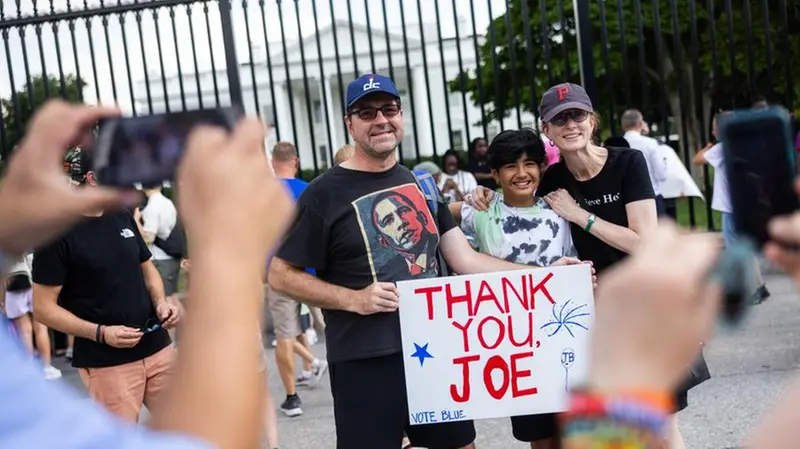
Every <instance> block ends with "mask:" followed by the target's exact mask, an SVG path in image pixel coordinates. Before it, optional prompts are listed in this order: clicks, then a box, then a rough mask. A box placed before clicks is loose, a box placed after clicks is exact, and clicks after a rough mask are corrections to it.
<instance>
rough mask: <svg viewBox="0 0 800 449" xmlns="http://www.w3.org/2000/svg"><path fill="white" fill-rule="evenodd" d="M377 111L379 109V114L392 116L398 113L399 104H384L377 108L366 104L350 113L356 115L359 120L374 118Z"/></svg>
mask: <svg viewBox="0 0 800 449" xmlns="http://www.w3.org/2000/svg"><path fill="white" fill-rule="evenodd" d="M378 111H381V114H383V116H384V117H386V118H392V117H394V116H396V115H397V114H399V113H400V106H399V105H396V104H385V105H383V106H381V107H379V108H373V107H369V106H368V107H365V108H361V109H355V110H353V111H350V114H351V115H352V114H356V115H358V118H360V119H361V120H375V117H377V116H378Z"/></svg>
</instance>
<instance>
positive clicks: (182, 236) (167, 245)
mask: <svg viewBox="0 0 800 449" xmlns="http://www.w3.org/2000/svg"><path fill="white" fill-rule="evenodd" d="M153 243H154V244H155V245H156V246H157V247H159V248H161V249H162V250H164V252H165V253H167V254H168V255H169V256H170V257H172V258H173V259H178V260H180V259H183V258H185V257H186V255H187V250H186V232H184V230H183V226H182V225H181V217H180V216H178V218H177V219H176V220H175V227H174V228H172V231H171V232H170V233H169V236H167V238H166V239H161V238H159V237H158V236H156V239H155V241H154V242H153Z"/></svg>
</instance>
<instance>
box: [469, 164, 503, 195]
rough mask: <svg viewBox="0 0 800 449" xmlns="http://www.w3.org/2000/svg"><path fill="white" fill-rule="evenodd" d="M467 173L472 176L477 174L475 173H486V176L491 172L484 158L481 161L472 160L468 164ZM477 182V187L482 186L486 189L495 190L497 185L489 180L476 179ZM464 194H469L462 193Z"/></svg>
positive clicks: (492, 180)
mask: <svg viewBox="0 0 800 449" xmlns="http://www.w3.org/2000/svg"><path fill="white" fill-rule="evenodd" d="M469 171H470V172H471V173H472V174H473V175H474V174H477V173H486V174H488V173H491V172H492V169H491V168H490V167H489V164H488V163H487V161H486V158H483V159H478V158H474V159H473V160H472V161H470V163H469ZM475 179H477V176H476V177H475ZM477 180H478V185H479V186H484V187H486V188H487V189H492V190H497V183H496V182H494V179H492V178H489V179H477ZM464 193H469V192H464Z"/></svg>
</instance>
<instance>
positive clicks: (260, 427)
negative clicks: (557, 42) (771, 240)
mask: <svg viewBox="0 0 800 449" xmlns="http://www.w3.org/2000/svg"><path fill="white" fill-rule="evenodd" d="M345 110H346V114H345V117H344V121H345V125H346V126H347V129H348V132H349V133H350V136H351V137H352V140H353V142H354V143H353V145H351V146H346V147H343V148H342V149H340V151H339V152H338V153H337V155H336V162H337V165H335V166H334V167H332V168H331V169H329V170H328V171H327V172H325V173H324V174H322V175H321V176H320V177H318V178H317V179H315V180H314V181H313V182H312V183H310V184H308V183H305V182H303V181H301V180H298V179H295V175H296V173H297V167H298V165H297V151H296V149H295V148H294V146H293V145H292V144H290V143H286V142H280V143H278V144H277V145H276V146H275V147H274V148H273V149H272V151H271V157H270V158H267V157H265V151H264V148H263V145H264V144H263V142H264V131H265V130H264V127H263V125H262V124H261V123H260V122H259V121H258V120H257V119H253V118H245V119H243V120H242V121H241V122H240V123H239V124H237V126H236V128H235V129H234V131H233V132H231V133H226V132H224V131H223V130H221V129H216V128H209V127H200V128H198V129H196V130H195V131H193V133H192V135H191V137H190V139H189V141H188V143H187V148H186V153H185V156H184V158H183V161H182V163H181V166H180V168H179V172H178V173H177V183H176V185H177V197H176V201H175V202H173V201H172V200H170V199H168V198H167V197H166V196H165V195H164V194H163V192H162V191H161V189H160V188H149V187H148V188H147V189H145V190H144V191H143V192H121V191H117V190H113V189H108V188H106V187H103V186H102V185H101V184H100V183H99V182H98V180H97V178H96V176H95V174H94V173H93V172H92V171H91V169H90V164H89V155H88V152H86V151H84V150H82V149H81V148H87V147H88V146H90V145H91V142H90V139H91V133H90V130H91V128H92V126H93V125H94V124H95V123H96V122H97V121H98V120H100V119H103V118H107V117H112V116H115V115H117V114H118V113H119V112H118V111H116V110H114V109H110V108H102V107H84V106H73V105H67V104H65V103H62V102H59V101H51V102H49V103H48V104H46V105H45V106H43V107H42V108H41V110H40V111H38V113H37V114H36V116H35V117H34V119H33V121H32V124H31V126H30V129H29V131H28V134H27V135H26V137H25V139H24V141H23V143H22V144H21V145H20V148H19V149H18V150H17V151H16V152H15V154H14V156H13V157H12V159H11V161H10V163H9V164H8V170H7V173H6V177H5V179H4V180H3V182H2V184H0V217H2V220H0V250H1V251H2V253H0V255H3V254H7V256H4V257H3V258H4V259H7V260H8V261H10V262H13V268H12V269H11V270H8V269H6V270H5V273H6V275H7V276H6V278H7V281H6V282H5V283H4V289H3V290H4V295H3V297H4V298H5V300H4V305H5V307H4V310H5V312H6V315H7V316H8V318H10V319H12V320H13V324H9V323H6V322H5V321H3V320H0V328H2V332H0V360H2V362H3V363H2V364H3V366H4V369H3V370H0V394H1V395H3V398H4V401H3V403H2V405H0V447H64V448H79V447H80V448H95V447H97V448H100V447H111V446H117V447H131V448H134V447H147V448H150V449H153V448H155V449H157V448H161V447H165V448H166V447H171V448H187V449H188V448H206V447H219V448H225V449H227V448H231V449H233V448H237V449H238V448H255V447H258V446H259V444H262V443H263V444H266V446H267V447H268V448H270V449H274V448H277V447H278V431H279V429H278V425H277V417H276V410H280V411H282V412H283V413H285V414H286V415H287V416H297V415H299V414H301V413H302V408H301V407H302V402H301V400H300V397H299V396H298V394H297V386H298V385H301V384H309V385H311V386H313V385H316V384H317V383H318V382H319V381H320V380H322V379H323V378H324V376H326V375H327V376H328V377H329V380H330V388H331V394H332V396H333V403H334V406H333V408H334V420H335V424H336V435H335V438H336V446H337V447H338V448H347V449H354V448H355V449H357V448H369V449H383V448H386V449H389V448H396V447H397V446H398V445H400V446H401V447H403V448H412V447H413V448H453V449H456V448H467V449H469V448H475V447H476V445H475V438H476V432H475V427H474V424H473V422H472V421H454V422H446V423H439V424H431V425H424V426H420V425H410V423H409V417H408V398H407V396H406V386H405V382H406V379H405V377H404V370H403V364H404V360H403V357H402V348H401V339H400V323H399V315H398V313H397V310H398V307H401V306H402V298H400V297H399V296H398V290H397V287H396V283H397V282H400V281H405V280H412V279H426V278H434V277H441V276H448V275H453V274H478V273H491V272H496V271H508V270H528V269H531V268H535V267H552V266H561V265H573V264H591V266H592V272H593V282H594V283H595V287H596V292H595V297H596V302H597V313H596V319H595V323H594V330H593V337H592V340H591V342H590V345H591V348H592V358H591V364H590V369H589V374H588V380H587V383H586V384H585V385H584V386H582V387H581V388H576V389H574V390H573V391H572V392H571V393H570V394H571V402H570V405H569V408H568V410H567V411H565V412H564V413H561V414H539V415H528V416H514V417H511V423H512V429H513V435H514V437H515V438H516V439H517V440H519V441H521V442H525V443H529V444H530V446H531V447H532V448H559V447H566V448H572V449H578V448H589V447H593V448H611V447H631V448H661V447H669V448H682V447H684V443H683V440H682V437H681V435H680V432H679V430H678V426H677V418H676V412H677V411H680V410H682V409H684V408H685V407H687V406H688V391H689V390H690V389H691V388H692V387H694V386H696V385H698V384H699V383H701V382H703V381H705V380H707V379H708V378H709V375H708V370H707V369H705V370H697V369H695V367H697V366H701V367H705V362H704V360H703V358H702V344H701V343H700V342H707V341H709V339H710V338H711V337H712V331H713V324H714V320H715V316H716V313H717V311H718V309H719V306H720V297H721V292H720V287H719V285H717V284H716V283H715V282H714V281H713V279H709V278H708V277H707V276H706V273H708V272H709V271H710V269H711V267H712V266H713V264H714V263H715V261H716V260H717V258H718V256H719V253H720V245H719V241H718V239H717V238H716V237H715V236H713V235H707V234H691V233H688V234H687V233H686V232H682V231H679V230H678V229H677V228H676V227H675V226H674V225H673V224H671V223H670V222H669V221H668V220H660V219H659V215H660V214H663V213H664V207H663V202H662V201H661V200H660V199H659V198H660V193H661V188H660V186H661V183H663V182H665V180H666V175H665V173H666V169H665V164H668V163H669V160H670V159H669V158H668V157H666V156H662V154H663V151H664V148H663V145H661V144H659V143H658V142H657V141H656V140H654V139H652V138H650V137H648V136H647V134H648V129H647V126H646V124H645V122H644V119H643V117H642V114H641V113H640V112H639V111H636V110H630V111H627V112H626V113H625V114H623V116H622V126H623V129H624V130H625V135H624V136H622V139H623V140H624V142H623V143H621V144H616V145H612V144H609V142H606V143H605V144H604V145H599V144H598V143H597V142H596V140H595V135H596V131H597V126H598V122H599V116H598V114H597V113H596V112H595V110H594V108H593V105H592V102H591V100H590V98H589V97H588V95H587V94H586V92H585V91H584V89H583V88H582V87H581V86H579V85H575V84H569V83H563V84H559V85H556V86H553V87H551V88H550V89H548V90H547V91H546V92H545V93H544V94H543V96H542V99H541V104H540V107H539V116H540V118H541V121H542V126H541V133H540V132H537V131H536V130H533V129H513V130H506V131H504V132H502V133H500V134H498V135H497V136H496V137H494V138H493V139H492V140H491V141H490V142H487V141H486V140H484V139H476V140H474V141H473V142H472V143H471V145H470V153H469V154H470V161H469V163H468V164H466V166H465V165H462V161H461V160H460V157H459V155H458V153H456V152H448V153H446V154H445V155H444V157H443V158H442V167H441V168H440V167H439V166H437V165H436V164H433V163H423V164H420V165H418V166H416V167H415V168H414V169H413V170H409V169H407V168H405V167H404V166H403V165H401V164H399V163H398V161H397V156H396V155H397V151H396V150H397V147H398V145H399V143H400V142H402V140H403V133H404V123H403V107H402V103H401V100H400V96H399V94H398V92H397V90H396V88H395V86H394V83H393V81H392V80H391V79H389V78H387V77H385V76H381V75H378V74H368V75H364V76H362V77H359V78H358V79H356V80H354V81H352V82H351V83H350V85H349V86H348V89H347V95H346V104H345ZM617 142H622V141H620V140H618V141H617ZM67 148H71V150H70V151H69V152H68V155H67V158H66V159H63V154H64V150H65V149H67ZM64 161H66V162H64ZM695 161H696V163H706V162H707V163H709V164H711V165H713V166H714V167H715V168H718V167H719V166H720V165H719V164H721V163H722V162H720V161H719V157H718V156H715V154H714V152H713V147H712V148H709V149H707V150H703V151H701V152H700V153H699V154H698V156H697V158H695ZM64 171H66V174H67V176H66V177H65V176H64ZM231 173H235V174H236V176H230V174H231ZM717 179H721V180H720V181H719V182H720V183H721V184H719V185H716V183H717ZM717 179H715V187H717V188H718V189H719V190H716V189H715V197H714V207H715V209H719V210H720V211H721V212H723V213H728V214H729V213H731V210H724V208H725V207H726V206H725V200H724V197H721V199H718V195H724V192H725V186H724V184H722V183H724V182H725V180H724V178H722V177H718V178H717ZM799 187H800V186H799ZM720 192H723V193H720ZM142 193H143V194H144V196H145V200H146V201H145V202H144V204H142V196H141V194H142ZM176 205H177V206H176ZM726 222H728V224H727V225H725V224H724V226H727V227H724V229H723V231H724V233H725V243H726V244H732V242H734V241H735V239H736V237H737V236H736V232H735V229H733V228H731V227H730V226H731V225H730V222H729V220H724V221H723V223H726ZM770 229H771V232H772V233H773V236H774V237H775V238H776V239H778V240H780V241H782V242H800V214H796V215H795V216H792V217H788V218H779V219H775V220H774V222H773V223H772V224H771V228H770ZM184 233H185V234H184ZM765 254H766V256H767V257H768V258H769V259H770V260H771V261H772V262H773V263H775V264H776V265H777V266H779V267H781V268H783V269H784V270H786V272H787V273H788V274H789V275H791V276H792V277H793V278H794V279H795V281H796V282H798V283H799V284H800V261H799V260H798V259H797V258H796V256H795V255H794V254H793V253H792V252H791V251H790V250H788V249H785V248H784V247H781V246H778V245H772V244H770V245H768V246H767V247H766V251H765ZM4 265H5V264H4ZM181 270H183V271H184V272H185V273H186V275H187V279H188V288H187V290H186V292H185V297H181V296H180V295H179V294H178V284H179V282H178V279H179V277H180V276H179V275H180V272H181ZM757 285H759V288H758V290H757V291H756V292H754V293H753V295H754V298H756V299H757V300H758V301H760V300H763V299H765V298H766V296H768V295H769V293H768V291H767V290H766V287H765V286H764V285H763V281H761V282H759V283H757ZM756 299H754V301H756ZM756 302H757V301H756ZM265 304H266V306H267V308H268V309H269V311H270V316H271V322H272V328H273V329H274V334H275V357H276V362H277V366H278V370H279V374H280V378H281V381H282V384H283V387H284V390H285V393H286V398H285V400H283V401H282V402H281V403H280V404H279V405H277V406H276V404H275V403H274V401H273V399H272V397H271V395H270V393H269V388H268V385H267V383H266V374H265V372H266V365H267V364H266V360H265V357H266V352H265V349H264V343H263V340H262V330H263V327H264V326H265V323H264V322H263V320H261V319H259V318H258V317H262V316H263V308H264V306H265ZM634 317H635V319H634ZM48 327H49V328H50V329H53V330H57V331H59V332H62V333H64V334H67V335H70V336H73V337H74V348H73V356H72V365H73V366H74V367H76V368H78V370H79V373H80V377H81V380H82V382H83V383H84V385H85V387H86V389H87V391H88V392H89V394H90V396H91V397H92V399H93V400H94V401H93V403H87V402H85V401H81V400H80V399H79V398H78V397H77V396H76V395H75V393H74V392H71V391H69V390H68V389H67V388H65V387H64V386H62V385H60V384H59V383H53V382H47V380H46V379H54V378H57V377H59V375H60V373H59V374H57V373H56V372H55V371H54V370H55V368H52V366H51V363H50V361H49V359H50V354H49V348H50V342H49V341H46V340H45V337H46V336H47V335H48V331H47V329H48ZM176 328H177V329H178V330H179V333H180V341H179V344H178V345H177V346H179V350H178V349H177V347H176V344H175V342H176V340H175V337H176V335H175V329H176ZM312 328H315V329H316V334H317V335H324V336H325V344H326V349H327V351H326V353H327V360H320V359H318V358H316V357H315V356H314V355H313V352H311V350H310V345H311V344H312V343H311V342H310V341H309V338H308V336H309V330H310V329H312ZM6 329H8V330H9V331H11V330H12V329H14V330H15V332H14V333H13V334H12V333H11V332H6V331H5V330H6ZM18 343H20V344H18ZM34 353H36V354H38V356H39V360H38V361H33V354H34ZM295 356H299V357H300V359H301V360H302V362H303V367H302V369H301V370H300V374H299V376H298V375H297V371H296V367H295V362H296V360H295ZM690 367H691V368H690ZM42 370H44V375H42V374H41V373H42ZM798 396H800V389H795V390H793V391H792V392H791V393H790V394H788V395H787V398H786V400H787V403H786V404H787V405H786V406H784V407H782V408H779V409H778V410H777V411H776V413H775V416H774V417H773V418H772V419H771V420H768V422H767V423H766V424H765V425H764V426H763V427H762V428H761V430H760V431H759V432H757V433H755V434H754V435H755V436H754V439H753V440H752V441H753V447H756V448H767V447H770V448H772V447H786V442H787V441H794V439H795V438H796V437H797V436H800V435H797V432H798V430H797V429H796V426H792V425H791V424H790V423H789V422H788V421H787V417H790V416H791V414H792V413H794V409H793V408H792V407H791V405H792V402H790V401H791V400H793V399H797V398H798ZM143 406H144V407H147V409H148V410H149V411H150V412H151V415H152V418H151V420H150V421H149V422H148V423H147V426H148V428H145V427H143V426H135V425H131V424H133V423H136V422H137V421H138V419H139V415H140V411H141V409H142V407H143ZM67 426H68V428H67ZM42 429H48V430H42ZM153 430H155V431H153ZM610 430H611V431H610Z"/></svg>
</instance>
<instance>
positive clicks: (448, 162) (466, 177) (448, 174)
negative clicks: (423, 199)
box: [439, 150, 478, 202]
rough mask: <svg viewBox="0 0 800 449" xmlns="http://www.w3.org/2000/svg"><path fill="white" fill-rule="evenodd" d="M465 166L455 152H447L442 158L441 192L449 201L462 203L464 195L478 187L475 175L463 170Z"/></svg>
mask: <svg viewBox="0 0 800 449" xmlns="http://www.w3.org/2000/svg"><path fill="white" fill-rule="evenodd" d="M463 166H464V164H463V163H462V162H461V157H460V156H459V155H458V152H456V151H455V150H447V152H445V153H444V156H442V174H441V176H440V177H439V190H441V191H442V194H444V196H445V197H446V198H447V199H448V201H450V202H452V201H462V200H463V199H464V195H466V194H468V193H469V192H472V191H473V190H474V189H475V187H478V180H477V179H475V175H473V174H472V173H470V172H468V171H466V170H462V167H463Z"/></svg>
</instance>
